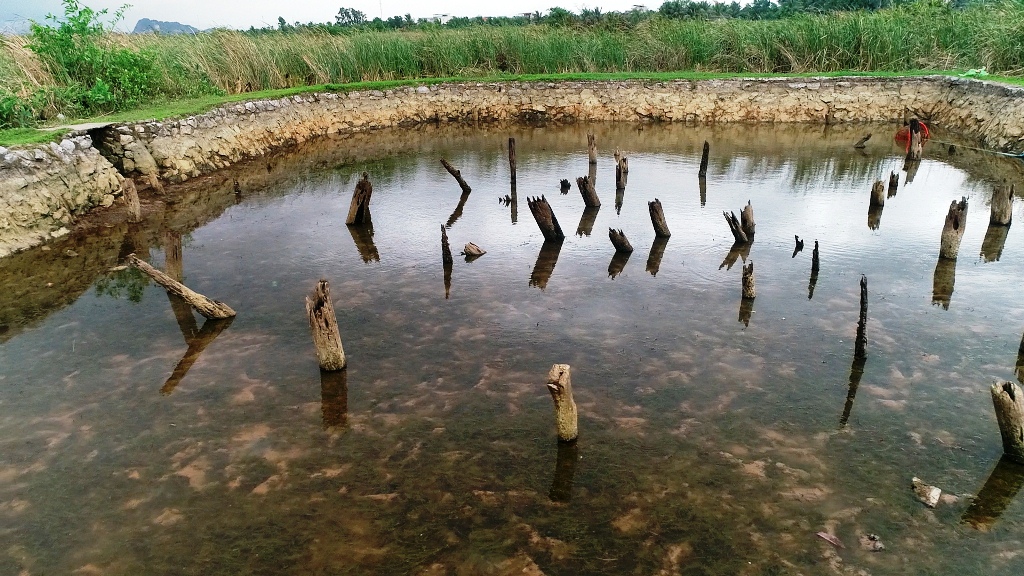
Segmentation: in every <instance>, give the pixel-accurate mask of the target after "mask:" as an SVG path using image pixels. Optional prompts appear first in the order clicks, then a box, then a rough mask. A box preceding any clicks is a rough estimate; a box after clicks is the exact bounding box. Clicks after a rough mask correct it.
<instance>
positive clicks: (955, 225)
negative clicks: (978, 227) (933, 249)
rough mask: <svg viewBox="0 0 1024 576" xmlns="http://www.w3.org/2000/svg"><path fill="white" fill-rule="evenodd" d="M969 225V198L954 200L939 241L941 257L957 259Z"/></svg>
mask: <svg viewBox="0 0 1024 576" xmlns="http://www.w3.org/2000/svg"><path fill="white" fill-rule="evenodd" d="M966 227H967V198H966V197H961V199H960V202H957V201H956V200H953V203H952V204H950V205H949V211H948V212H947V213H946V223H945V225H943V227H942V238H941V241H940V243H939V258H947V259H949V260H956V256H957V252H959V251H960V240H961V239H963V237H964V228H966Z"/></svg>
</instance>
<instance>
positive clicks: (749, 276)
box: [742, 260, 757, 300]
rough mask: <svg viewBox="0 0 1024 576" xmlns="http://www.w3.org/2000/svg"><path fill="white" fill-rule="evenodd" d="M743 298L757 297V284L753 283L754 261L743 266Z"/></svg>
mask: <svg viewBox="0 0 1024 576" xmlns="http://www.w3.org/2000/svg"><path fill="white" fill-rule="evenodd" d="M742 286H743V299H744V300H753V299H754V298H756V297H757V285H756V284H755V283H754V261H753V260H751V261H750V262H748V263H747V264H745V265H744V266H743V284H742Z"/></svg>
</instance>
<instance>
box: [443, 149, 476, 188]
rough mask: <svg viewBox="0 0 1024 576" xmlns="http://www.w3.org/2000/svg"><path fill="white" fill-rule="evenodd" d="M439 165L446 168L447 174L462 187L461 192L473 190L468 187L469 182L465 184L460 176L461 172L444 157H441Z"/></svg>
mask: <svg viewBox="0 0 1024 576" xmlns="http://www.w3.org/2000/svg"><path fill="white" fill-rule="evenodd" d="M441 165H442V166H444V169H445V170H447V171H448V173H449V174H451V175H452V176H454V177H455V181H456V182H458V183H459V186H461V187H462V191H463V192H465V193H467V194H468V193H470V192H472V191H473V189H472V188H470V187H469V184H466V181H465V180H464V179H463V178H462V172H461V171H459V170H456V169H455V166H452V165H451V164H449V163H448V161H447V160H445V159H444V158H441Z"/></svg>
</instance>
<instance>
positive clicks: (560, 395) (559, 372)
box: [547, 364, 579, 442]
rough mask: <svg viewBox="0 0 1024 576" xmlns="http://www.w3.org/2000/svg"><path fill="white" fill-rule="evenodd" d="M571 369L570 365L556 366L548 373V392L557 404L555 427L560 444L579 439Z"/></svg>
mask: <svg viewBox="0 0 1024 576" xmlns="http://www.w3.org/2000/svg"><path fill="white" fill-rule="evenodd" d="M571 370H572V369H571V368H570V367H569V365H568V364H555V365H553V366H552V367H551V371H550V372H548V384H547V386H548V392H551V399H552V400H553V401H554V403H555V426H556V428H557V429H558V440H559V441H560V442H575V441H576V438H577V437H579V430H578V428H577V416H576V401H575V400H573V398H572V379H571V377H570V372H571Z"/></svg>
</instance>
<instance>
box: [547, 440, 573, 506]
mask: <svg viewBox="0 0 1024 576" xmlns="http://www.w3.org/2000/svg"><path fill="white" fill-rule="evenodd" d="M579 453H580V451H579V444H578V443H577V442H559V443H558V459H557V460H556V461H555V476H554V479H553V480H552V481H551V490H550V491H549V492H548V498H550V499H551V501H552V502H569V501H570V500H571V499H572V481H573V478H574V477H575V476H576V461H577V460H579V459H580V457H579Z"/></svg>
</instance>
